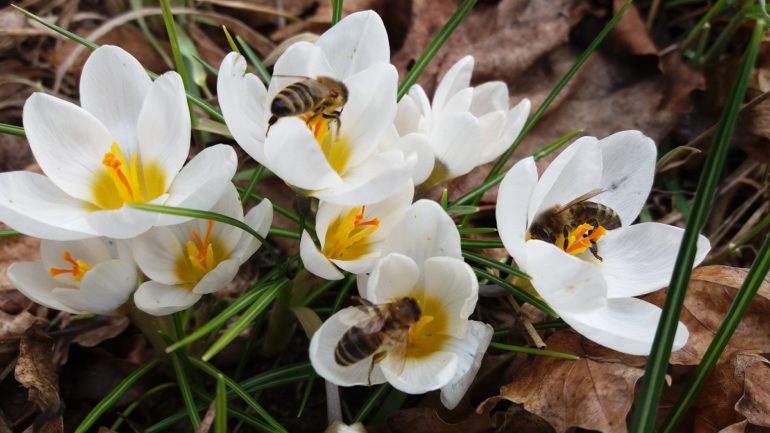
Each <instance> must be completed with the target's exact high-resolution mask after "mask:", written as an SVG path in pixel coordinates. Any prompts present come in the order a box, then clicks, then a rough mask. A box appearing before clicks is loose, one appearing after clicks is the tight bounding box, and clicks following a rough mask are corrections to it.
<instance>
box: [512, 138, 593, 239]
mask: <svg viewBox="0 0 770 433" xmlns="http://www.w3.org/2000/svg"><path fill="white" fill-rule="evenodd" d="M601 176H602V157H601V150H600V148H599V146H598V144H597V140H596V138H594V137H581V138H579V139H577V140H576V141H575V142H574V143H572V144H571V145H569V147H567V148H566V149H564V151H563V152H562V153H561V154H559V156H557V157H556V159H554V160H553V162H552V163H551V165H549V166H548V168H547V169H546V170H545V171H544V172H543V175H542V176H540V180H539V181H538V182H537V185H536V186H535V190H534V191H533V192H532V198H531V199H530V202H529V214H528V217H527V221H529V223H530V224H531V223H532V221H533V220H534V219H535V217H536V216H537V215H539V214H540V213H541V212H543V211H544V210H546V209H549V208H550V207H552V206H555V205H565V204H567V203H569V202H570V201H572V200H574V199H576V198H578V197H580V196H581V195H583V194H585V193H587V192H589V191H592V190H594V189H596V188H598V187H599V182H600V181H601Z"/></svg>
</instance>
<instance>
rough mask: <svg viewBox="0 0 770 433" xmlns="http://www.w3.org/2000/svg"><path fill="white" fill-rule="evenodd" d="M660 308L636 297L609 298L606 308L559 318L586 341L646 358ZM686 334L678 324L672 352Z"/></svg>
mask: <svg viewBox="0 0 770 433" xmlns="http://www.w3.org/2000/svg"><path fill="white" fill-rule="evenodd" d="M660 313H661V310H660V308H658V307H656V306H655V305H652V304H650V303H648V302H645V301H642V300H641V299H636V298H624V299H610V301H609V302H608V303H607V306H606V307H605V308H601V309H598V310H593V311H586V312H585V313H569V314H565V315H563V316H562V318H563V319H564V321H565V322H567V323H568V324H569V325H570V326H572V327H573V328H575V330H576V331H577V332H579V333H580V334H582V335H583V336H584V337H586V338H588V339H589V340H592V341H595V342H596V343H599V344H601V345H602V346H605V347H609V348H610V349H613V350H617V351H619V352H623V353H629V354H631V355H649V353H650V349H651V348H652V341H653V340H654V338H655V332H656V330H657V328H658V320H660ZM688 336H689V333H688V332H687V328H686V327H685V326H684V324H683V323H682V322H679V324H678V325H677V328H676V336H675V337H674V346H673V350H679V349H681V348H682V347H684V345H685V344H686V343H687V337H688Z"/></svg>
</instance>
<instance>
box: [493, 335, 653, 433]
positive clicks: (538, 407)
mask: <svg viewBox="0 0 770 433" xmlns="http://www.w3.org/2000/svg"><path fill="white" fill-rule="evenodd" d="M583 341H584V339H583V337H581V336H580V335H578V334H576V333H574V332H572V331H559V332H557V333H555V334H554V335H553V336H551V338H549V339H548V341H547V345H548V349H549V350H555V351H559V352H566V353H573V354H576V355H578V356H581V359H579V360H577V361H568V360H563V359H557V358H551V357H546V356H538V357H535V358H534V359H533V361H532V363H531V364H530V365H529V366H527V367H525V368H523V369H522V370H521V371H520V373H519V374H518V375H517V376H515V377H514V381H513V382H512V383H510V384H508V385H505V386H503V387H502V388H501V389H500V396H501V397H503V398H505V399H507V400H510V401H512V402H514V403H519V404H522V405H523V406H524V409H526V410H527V411H528V412H531V413H534V414H536V415H538V416H540V417H542V418H543V419H545V420H546V421H548V422H549V423H550V424H551V425H552V426H553V428H554V429H555V430H556V431H557V432H564V431H566V430H567V429H569V428H571V427H580V428H584V429H589V430H598V431H601V432H605V433H616V432H617V433H621V432H625V431H626V414H627V413H628V411H629V409H630V408H631V404H632V403H633V399H634V386H635V384H636V381H637V380H638V379H639V378H640V377H641V376H642V374H643V370H642V369H639V368H635V367H632V366H629V365H626V364H624V363H621V362H598V361H595V360H593V359H590V358H587V357H582V356H585V355H586V353H585V350H584V348H583Z"/></svg>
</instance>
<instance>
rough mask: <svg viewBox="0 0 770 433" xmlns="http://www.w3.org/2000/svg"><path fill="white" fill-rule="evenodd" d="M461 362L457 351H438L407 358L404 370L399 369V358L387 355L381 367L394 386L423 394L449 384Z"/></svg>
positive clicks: (410, 392) (411, 392) (401, 389)
mask: <svg viewBox="0 0 770 433" xmlns="http://www.w3.org/2000/svg"><path fill="white" fill-rule="evenodd" d="M459 363H460V361H459V357H458V356H457V354H456V353H454V352H444V351H438V352H434V353H432V354H430V355H428V356H425V357H420V358H407V359H406V365H404V366H403V371H399V370H400V367H399V366H400V362H399V361H398V360H396V359H392V358H391V357H388V356H386V357H385V359H384V360H383V361H382V362H381V368H382V372H383V373H384V374H385V378H386V379H387V380H388V382H390V384H391V385H393V387H394V388H396V389H398V390H399V391H403V392H405V393H407V394H423V393H426V392H428V391H433V390H435V389H439V388H442V387H444V386H446V385H447V384H449V383H450V382H451V381H452V379H453V378H454V377H455V373H456V372H457V369H458V368H459Z"/></svg>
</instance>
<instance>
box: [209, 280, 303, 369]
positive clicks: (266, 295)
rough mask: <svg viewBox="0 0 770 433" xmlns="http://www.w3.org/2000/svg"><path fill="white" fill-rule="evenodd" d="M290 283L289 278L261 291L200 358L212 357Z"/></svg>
mask: <svg viewBox="0 0 770 433" xmlns="http://www.w3.org/2000/svg"><path fill="white" fill-rule="evenodd" d="M289 284H290V281H289V280H283V281H281V282H280V283H278V284H276V285H274V286H272V287H269V288H267V289H266V290H265V291H264V292H262V294H261V296H260V297H259V299H257V300H256V301H255V302H254V303H253V304H252V305H251V306H250V307H249V309H248V310H246V312H245V313H244V314H243V315H242V316H241V317H240V318H239V319H238V320H236V321H235V323H233V325H232V326H230V328H228V329H227V331H225V332H224V333H223V334H222V336H221V337H219V339H218V340H217V341H215V342H214V344H212V345H211V347H209V350H207V351H206V353H204V354H203V356H202V357H201V359H203V360H204V361H208V360H210V359H211V358H213V357H214V355H216V354H217V353H219V351H220V350H222V349H224V348H225V347H226V346H227V345H228V344H230V342H232V341H233V340H234V339H235V338H236V337H237V336H238V335H239V334H240V333H241V332H242V331H243V330H244V329H246V327H247V326H249V324H251V322H253V321H254V319H256V318H257V316H259V315H260V314H262V312H264V311H265V310H266V309H267V307H269V306H270V305H271V304H272V303H273V300H274V299H275V298H276V296H278V294H279V293H281V291H282V290H284V289H285V288H286V287H287V286H288V285H289Z"/></svg>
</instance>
